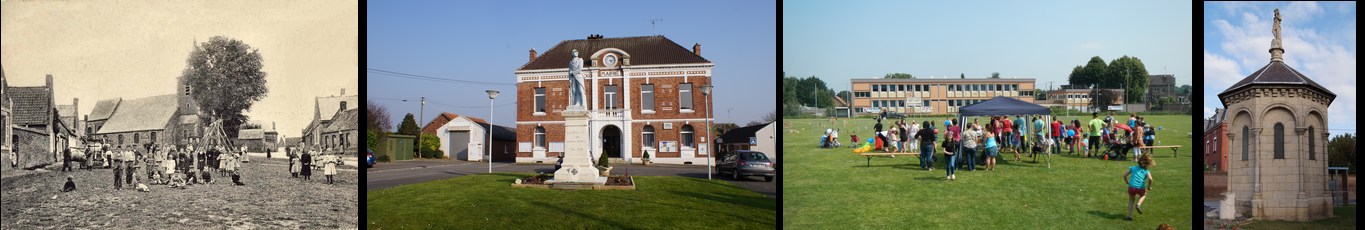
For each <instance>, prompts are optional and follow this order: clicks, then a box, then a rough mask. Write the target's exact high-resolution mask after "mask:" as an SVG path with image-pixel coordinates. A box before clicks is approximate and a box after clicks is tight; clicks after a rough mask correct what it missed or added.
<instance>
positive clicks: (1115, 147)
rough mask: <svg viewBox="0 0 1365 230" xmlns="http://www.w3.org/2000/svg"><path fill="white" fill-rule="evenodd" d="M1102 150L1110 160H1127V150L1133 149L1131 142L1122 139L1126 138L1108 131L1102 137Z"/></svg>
mask: <svg viewBox="0 0 1365 230" xmlns="http://www.w3.org/2000/svg"><path fill="white" fill-rule="evenodd" d="M1102 139H1104V144H1105V145H1104V152H1103V155H1104V156H1107V157H1108V158H1109V159H1110V160H1128V152H1129V151H1132V150H1133V144H1131V143H1127V142H1125V141H1123V139H1126V138H1119V137H1118V134H1114V133H1109V134H1105V135H1104V137H1103V138H1102Z"/></svg>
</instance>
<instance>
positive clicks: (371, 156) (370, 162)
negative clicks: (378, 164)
mask: <svg viewBox="0 0 1365 230" xmlns="http://www.w3.org/2000/svg"><path fill="white" fill-rule="evenodd" d="M365 150H368V151H369V154H368V155H367V156H366V157H365V161H366V164H365V167H366V168H369V167H374V149H370V148H365Z"/></svg>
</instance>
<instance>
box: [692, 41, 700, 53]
mask: <svg viewBox="0 0 1365 230" xmlns="http://www.w3.org/2000/svg"><path fill="white" fill-rule="evenodd" d="M692 54H696V55H697V56H701V43H697V44H696V45H692Z"/></svg>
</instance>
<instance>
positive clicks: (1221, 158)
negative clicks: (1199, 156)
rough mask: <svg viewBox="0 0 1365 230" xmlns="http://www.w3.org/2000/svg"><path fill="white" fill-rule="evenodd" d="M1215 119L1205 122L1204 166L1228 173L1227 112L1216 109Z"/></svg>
mask: <svg viewBox="0 0 1365 230" xmlns="http://www.w3.org/2000/svg"><path fill="white" fill-rule="evenodd" d="M1214 111H1215V112H1214V114H1213V117H1211V118H1208V119H1205V120H1204V143H1203V144H1204V164H1206V165H1208V166H1209V167H1213V170H1214V171H1216V172H1221V173H1227V172H1228V164H1227V163H1228V140H1227V138H1226V137H1227V127H1228V124H1227V123H1226V122H1224V121H1223V120H1224V119H1226V118H1227V110H1224V109H1215V110H1214Z"/></svg>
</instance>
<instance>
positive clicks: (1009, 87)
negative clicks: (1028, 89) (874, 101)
mask: <svg viewBox="0 0 1365 230" xmlns="http://www.w3.org/2000/svg"><path fill="white" fill-rule="evenodd" d="M935 85H939V86H947V87H948V91H1015V90H1019V84H874V85H872V92H927V91H929V86H935Z"/></svg>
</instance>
